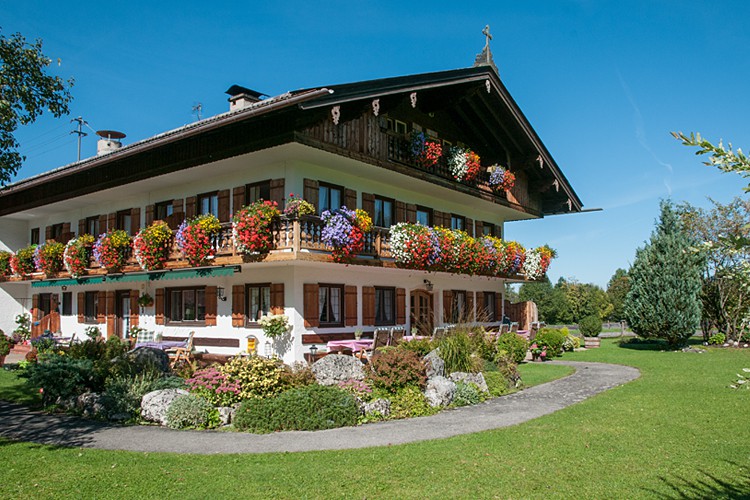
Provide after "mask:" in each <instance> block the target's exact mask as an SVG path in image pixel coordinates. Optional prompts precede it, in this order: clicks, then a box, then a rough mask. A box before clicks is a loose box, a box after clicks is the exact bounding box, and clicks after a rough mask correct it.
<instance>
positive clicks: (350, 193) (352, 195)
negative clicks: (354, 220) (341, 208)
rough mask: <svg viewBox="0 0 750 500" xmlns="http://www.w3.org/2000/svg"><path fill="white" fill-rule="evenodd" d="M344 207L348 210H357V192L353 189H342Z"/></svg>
mask: <svg viewBox="0 0 750 500" xmlns="http://www.w3.org/2000/svg"><path fill="white" fill-rule="evenodd" d="M344 205H346V208H348V209H349V210H354V209H355V208H357V192H356V191H355V190H353V189H344Z"/></svg>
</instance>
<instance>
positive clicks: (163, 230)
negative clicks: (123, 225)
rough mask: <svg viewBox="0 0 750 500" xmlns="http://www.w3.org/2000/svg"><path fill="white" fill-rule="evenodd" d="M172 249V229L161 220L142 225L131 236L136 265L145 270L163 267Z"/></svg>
mask: <svg viewBox="0 0 750 500" xmlns="http://www.w3.org/2000/svg"><path fill="white" fill-rule="evenodd" d="M171 249H172V230H171V229H169V225H167V223H166V222H164V221H163V220H157V221H154V223H153V224H151V225H150V226H149V227H144V228H143V229H141V230H140V231H138V234H137V235H135V238H133V253H135V260H136V261H138V265H139V266H141V269H143V270H145V271H153V270H155V269H161V268H163V267H164V263H165V262H166V261H167V260H168V259H169V252H170V250H171Z"/></svg>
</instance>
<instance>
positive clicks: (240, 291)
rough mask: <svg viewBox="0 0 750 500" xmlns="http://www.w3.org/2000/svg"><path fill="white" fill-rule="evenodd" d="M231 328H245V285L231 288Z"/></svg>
mask: <svg viewBox="0 0 750 500" xmlns="http://www.w3.org/2000/svg"><path fill="white" fill-rule="evenodd" d="M232 326H239V327H242V326H245V285H234V286H232Z"/></svg>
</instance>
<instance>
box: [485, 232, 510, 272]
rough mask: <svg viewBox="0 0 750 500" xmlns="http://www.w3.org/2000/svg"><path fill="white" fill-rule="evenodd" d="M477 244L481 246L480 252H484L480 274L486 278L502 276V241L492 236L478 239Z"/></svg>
mask: <svg viewBox="0 0 750 500" xmlns="http://www.w3.org/2000/svg"><path fill="white" fill-rule="evenodd" d="M479 244H480V245H482V247H483V248H482V251H483V252H484V259H483V261H482V268H481V271H480V274H485V275H488V276H497V275H498V274H502V271H503V262H504V261H505V244H504V243H503V240H501V239H500V238H496V237H494V236H482V237H481V238H479Z"/></svg>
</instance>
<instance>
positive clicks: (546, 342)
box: [534, 328, 565, 358]
mask: <svg viewBox="0 0 750 500" xmlns="http://www.w3.org/2000/svg"><path fill="white" fill-rule="evenodd" d="M534 342H535V343H536V344H537V345H538V346H539V347H545V348H546V351H547V357H548V358H553V357H558V356H562V348H563V344H564V343H565V334H564V333H563V332H561V331H560V330H557V329H555V328H542V329H541V330H539V333H537V334H536V338H535V339H534Z"/></svg>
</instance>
